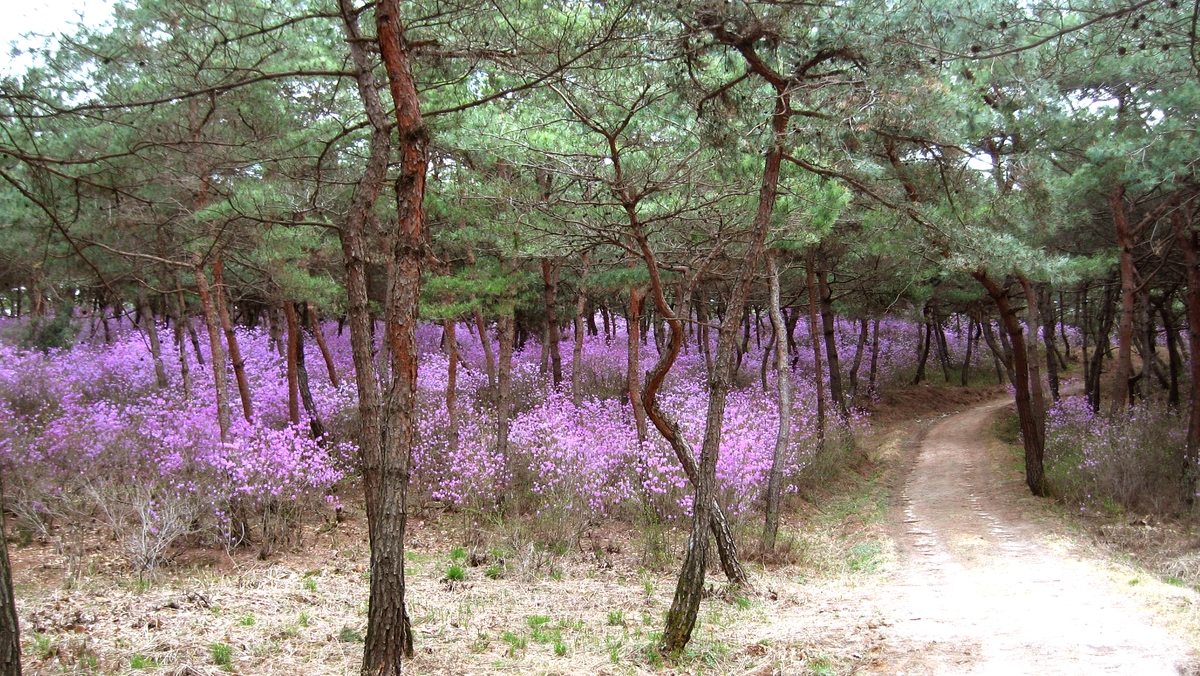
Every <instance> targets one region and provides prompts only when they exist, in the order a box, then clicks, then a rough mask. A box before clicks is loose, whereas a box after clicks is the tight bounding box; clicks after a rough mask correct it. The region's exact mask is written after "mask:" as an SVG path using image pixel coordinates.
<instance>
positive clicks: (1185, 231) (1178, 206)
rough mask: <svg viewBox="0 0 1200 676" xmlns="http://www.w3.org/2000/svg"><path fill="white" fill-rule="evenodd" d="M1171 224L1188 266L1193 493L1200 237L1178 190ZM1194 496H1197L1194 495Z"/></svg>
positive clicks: (1199, 412)
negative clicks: (1192, 225) (1192, 224)
mask: <svg viewBox="0 0 1200 676" xmlns="http://www.w3.org/2000/svg"><path fill="white" fill-rule="evenodd" d="M1171 201H1172V206H1173V207H1174V209H1173V211H1172V212H1171V228H1172V230H1174V233H1175V241H1176V242H1177V243H1178V245H1179V249H1180V251H1182V252H1183V260H1184V264H1185V266H1186V267H1187V294H1186V296H1185V297H1184V298H1185V303H1184V304H1185V305H1186V306H1187V325H1188V332H1187V337H1188V352H1189V354H1190V356H1191V359H1190V360H1189V361H1190V376H1191V384H1190V391H1189V392H1188V412H1187V417H1188V431H1187V441H1186V444H1185V446H1186V452H1185V457H1184V465H1185V466H1184V472H1185V477H1186V476H1191V477H1193V478H1192V479H1191V480H1190V481H1189V484H1190V488H1191V489H1192V490H1190V491H1189V492H1192V493H1194V492H1195V491H1194V486H1195V479H1194V477H1195V474H1196V463H1197V462H1200V237H1198V236H1197V233H1196V231H1195V230H1194V229H1193V228H1192V227H1191V223H1192V219H1193V216H1194V209H1195V207H1192V206H1190V204H1191V202H1189V206H1188V207H1187V208H1185V207H1184V205H1183V204H1182V201H1181V200H1180V197H1179V194H1178V193H1176V194H1175V195H1174V196H1173V197H1172V199H1171ZM1193 497H1194V496H1193Z"/></svg>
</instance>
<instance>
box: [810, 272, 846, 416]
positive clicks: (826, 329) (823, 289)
mask: <svg viewBox="0 0 1200 676" xmlns="http://www.w3.org/2000/svg"><path fill="white" fill-rule="evenodd" d="M817 261H818V265H817V289H818V290H819V292H820V299H821V328H822V331H823V333H824V336H825V356H826V360H825V364H826V365H827V366H828V367H829V399H830V400H831V401H832V402H833V405H834V406H835V407H836V410H837V413H838V415H840V416H841V418H842V420H846V419H847V418H848V417H849V416H850V412H849V411H848V410H847V408H846V397H845V392H844V390H843V388H842V368H841V362H840V360H839V359H838V350H837V335H836V331H837V315H836V314H834V311H833V292H832V291H831V290H830V288H829V277H828V274H829V273H828V271H827V270H826V269H825V268H826V265H825V256H824V254H820V255H818V256H817Z"/></svg>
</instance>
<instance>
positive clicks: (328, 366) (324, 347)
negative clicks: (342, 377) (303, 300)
mask: <svg viewBox="0 0 1200 676" xmlns="http://www.w3.org/2000/svg"><path fill="white" fill-rule="evenodd" d="M307 307H308V325H309V327H310V328H311V329H312V333H313V339H314V340H316V341H317V349H319V350H320V351H321V359H323V360H324V361H325V370H326V371H328V372H329V382H330V383H332V384H333V386H334V387H337V386H338V385H339V382H340V381H339V380H338V374H337V368H336V367H335V366H334V365H333V355H332V354H330V353H329V345H328V344H327V343H326V342H325V332H324V331H322V330H321V317H320V315H319V314H318V313H317V307H316V306H315V305H313V304H312V303H311V302H309V303H308V306H307Z"/></svg>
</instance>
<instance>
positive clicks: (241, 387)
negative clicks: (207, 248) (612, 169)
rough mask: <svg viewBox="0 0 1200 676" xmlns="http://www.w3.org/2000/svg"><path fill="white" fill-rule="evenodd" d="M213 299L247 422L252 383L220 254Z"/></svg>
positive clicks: (215, 265) (251, 411)
mask: <svg viewBox="0 0 1200 676" xmlns="http://www.w3.org/2000/svg"><path fill="white" fill-rule="evenodd" d="M212 267H213V299H214V300H216V304H217V315H218V317H220V319H221V328H222V329H223V330H224V331H225V340H226V342H227V343H229V359H230V361H232V362H233V377H234V379H235V380H236V381H237V388H238V395H240V397H241V400H242V415H243V416H245V418H246V422H250V421H251V420H253V419H254V406H253V404H251V402H250V383H249V382H248V381H247V380H246V361H245V360H244V359H242V348H241V347H240V346H239V345H238V338H237V332H235V331H234V330H233V321H232V320H231V319H230V318H229V308H228V307H226V305H225V279H224V268H225V266H224V264H223V263H222V262H221V257H220V255H218V256H217V258H216V260H214V261H213V266H212Z"/></svg>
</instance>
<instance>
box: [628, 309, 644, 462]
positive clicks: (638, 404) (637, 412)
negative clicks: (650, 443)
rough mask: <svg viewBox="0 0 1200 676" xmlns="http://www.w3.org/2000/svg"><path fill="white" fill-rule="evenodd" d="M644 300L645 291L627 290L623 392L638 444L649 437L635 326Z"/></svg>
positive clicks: (638, 342)
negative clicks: (627, 399) (626, 396)
mask: <svg viewBox="0 0 1200 676" xmlns="http://www.w3.org/2000/svg"><path fill="white" fill-rule="evenodd" d="M645 300H646V289H645V288H643V287H638V286H634V287H630V289H629V319H628V326H627V331H626V333H628V334H629V335H628V337H627V349H626V364H625V391H626V393H627V394H628V395H629V404H630V406H631V407H632V408H633V421H634V425H635V426H636V427H637V438H638V444H645V443H646V440H647V438H648V437H649V430H648V428H647V425H646V408H645V406H644V405H643V404H642V374H641V370H642V355H641V345H642V343H641V341H640V340H639V339H638V331H637V326H638V322H639V321H641V317H642V304H643V303H644V302H645Z"/></svg>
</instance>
